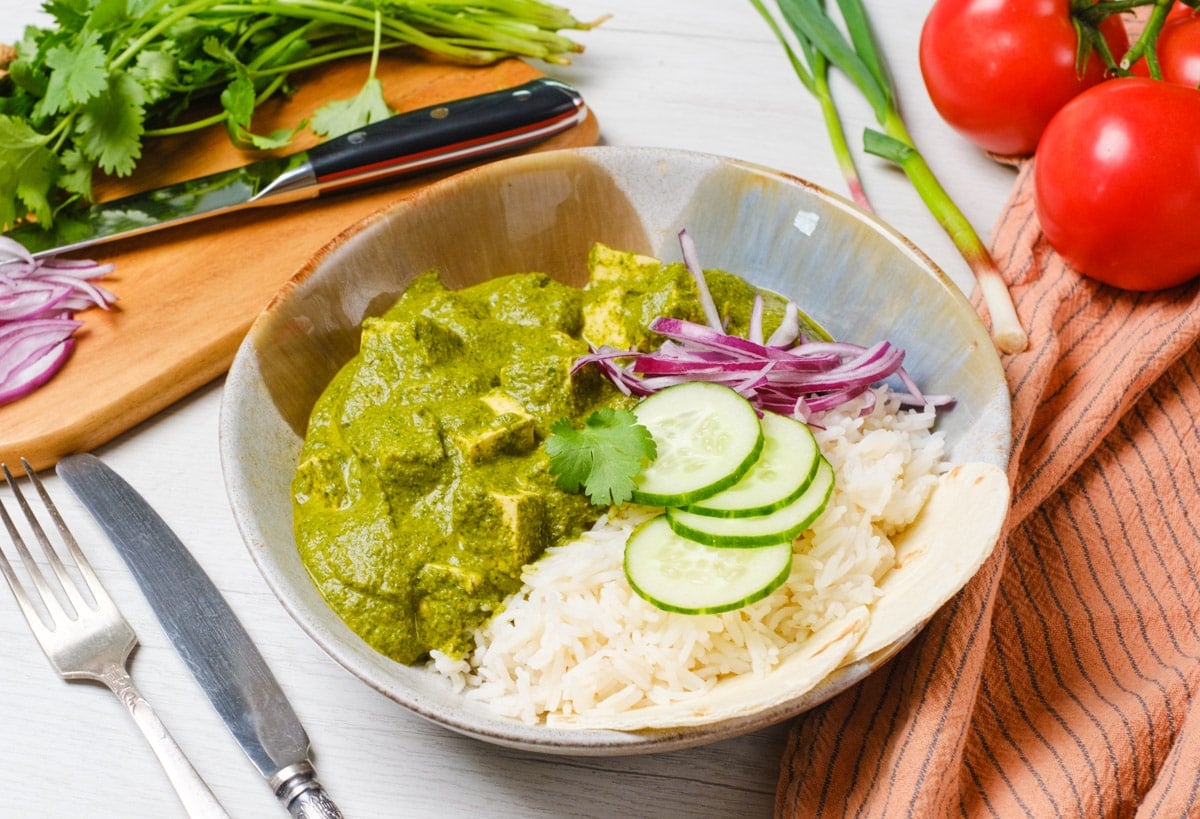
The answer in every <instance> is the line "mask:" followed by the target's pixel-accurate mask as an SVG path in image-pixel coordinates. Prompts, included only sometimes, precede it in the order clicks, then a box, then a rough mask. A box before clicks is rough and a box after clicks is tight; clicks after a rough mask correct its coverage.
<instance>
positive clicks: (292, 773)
mask: <svg viewBox="0 0 1200 819" xmlns="http://www.w3.org/2000/svg"><path fill="white" fill-rule="evenodd" d="M55 471H56V472H57V473H58V475H59V477H61V478H62V479H63V481H64V482H65V483H66V484H67V486H69V487H70V488H71V491H72V492H74V493H75V495H76V496H77V497H78V498H79V500H80V502H82V504H83V505H84V506H85V507H86V508H87V509H88V511H89V512H91V514H92V516H93V517H94V518H95V519H96V521H97V523H99V524H100V528H101V529H103V530H104V532H105V534H107V535H108V538H109V540H111V541H112V543H113V545H114V546H115V547H116V549H117V552H118V553H120V555H121V557H122V558H123V559H124V560H125V563H126V565H128V566H129V569H130V571H131V572H132V573H133V576H134V577H135V578H136V580H137V582H138V586H139V587H141V589H142V593H143V594H145V596H146V599H147V601H149V603H150V607H151V608H152V609H153V610H154V614H155V616H157V617H158V620H159V623H161V624H162V627H163V631H164V632H166V634H167V636H168V637H169V638H170V640H171V642H172V644H174V646H175V649H176V650H177V651H178V652H179V655H180V657H182V658H183V661H184V663H186V664H187V666H188V668H189V669H190V670H191V672H192V675H193V676H194V677H195V678H196V681H197V682H198V683H199V684H200V687H201V688H202V689H203V690H204V693H205V695H207V696H208V699H209V701H210V702H211V703H212V705H213V707H214V708H215V709H216V711H217V713H218V714H220V716H221V719H222V720H224V722H225V725H226V726H227V727H228V728H229V730H230V732H231V733H232V734H233V736H234V738H235V739H236V740H237V742H238V744H239V745H240V746H241V747H242V750H243V751H245V752H246V756H248V757H249V758H250V761H251V762H253V763H254V766H255V767H256V768H258V770H259V772H260V773H261V774H262V775H263V777H264V778H265V779H266V780H267V782H268V784H269V785H270V787H271V790H272V792H273V793H274V794H275V796H276V798H277V799H279V801H280V802H281V803H282V804H283V805H284V806H285V807H286V808H287V809H288V811H289V813H291V815H292V816H293V817H296V819H301V818H303V819H341V816H342V814H341V812H340V811H339V810H338V808H337V806H336V805H335V804H334V802H333V800H332V799H330V798H329V795H328V794H327V793H326V792H325V789H324V788H323V787H322V786H321V783H320V782H318V781H317V777H316V772H315V771H314V770H313V766H312V763H311V762H310V761H309V741H308V735H307V734H306V733H305V731H304V727H303V726H302V725H301V724H300V719H299V717H297V716H296V712H295V711H294V710H292V706H291V704H290V703H289V702H288V701H287V698H286V697H285V696H284V693H283V689H281V688H280V687H279V683H278V681H277V680H276V679H275V676H274V675H273V674H272V673H271V670H270V669H269V668H268V667H267V664H266V662H265V661H264V660H263V657H262V655H261V654H260V653H259V651H258V649H257V648H256V647H255V645H254V643H253V642H251V640H250V635H248V634H247V633H246V630H245V628H244V627H243V626H242V624H241V622H240V621H239V620H238V619H237V616H236V615H235V614H234V613H233V610H232V609H230V607H229V604H228V603H227V602H225V598H224V597H222V596H221V593H220V592H219V591H218V590H217V587H216V586H214V585H213V582H212V580H211V579H210V578H209V576H208V575H207V574H205V572H204V570H203V569H202V568H201V567H200V564H199V563H197V562H196V559H195V558H194V557H192V555H191V553H190V552H189V551H188V550H187V547H186V546H184V544H183V542H182V541H180V539H179V538H178V537H177V536H176V535H175V533H174V532H173V531H172V530H171V528H170V527H169V526H168V525H167V524H166V522H165V521H164V520H163V519H162V518H161V517H159V515H158V513H156V512H155V511H154V510H153V509H152V508H151V507H150V505H149V504H148V503H147V502H146V500H145V499H144V498H143V497H142V496H141V495H140V494H139V493H138V492H137V490H136V489H134V488H133V487H132V486H130V485H129V484H128V483H127V482H126V481H125V480H124V479H123V478H122V477H121V476H120V475H118V474H117V473H115V472H113V471H112V469H110V468H109V467H108V466H107V465H106V464H105V463H104V462H103V461H101V460H100V459H99V458H97V457H95V456H94V455H71V456H68V457H66V458H63V459H62V460H61V461H60V462H59V463H58V466H57V467H56V470H55Z"/></svg>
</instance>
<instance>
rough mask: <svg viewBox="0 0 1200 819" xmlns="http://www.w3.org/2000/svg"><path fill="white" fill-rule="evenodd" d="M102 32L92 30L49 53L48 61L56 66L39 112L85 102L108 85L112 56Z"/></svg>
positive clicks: (54, 112)
mask: <svg viewBox="0 0 1200 819" xmlns="http://www.w3.org/2000/svg"><path fill="white" fill-rule="evenodd" d="M99 36H100V35H99V34H97V33H96V32H90V33H88V34H86V35H84V37H83V38H82V39H81V40H80V41H78V42H76V43H74V44H72V45H71V46H69V47H68V46H56V47H54V48H52V49H50V50H49V51H48V52H47V53H46V65H47V66H49V67H50V68H52V69H54V70H53V71H52V72H51V74H50V80H49V82H48V83H47V84H46V95H45V96H44V97H42V100H41V102H39V103H38V113H39V114H43V115H51V114H57V113H58V112H59V111H66V110H68V109H71V108H74V107H76V106H79V105H83V104H84V103H86V102H88V101H89V100H91V99H94V98H95V97H97V96H98V95H100V94H102V93H103V92H104V90H105V89H106V88H107V87H108V69H107V62H108V58H107V55H106V54H105V53H104V49H103V48H102V47H101V46H100V44H99V42H98V40H99Z"/></svg>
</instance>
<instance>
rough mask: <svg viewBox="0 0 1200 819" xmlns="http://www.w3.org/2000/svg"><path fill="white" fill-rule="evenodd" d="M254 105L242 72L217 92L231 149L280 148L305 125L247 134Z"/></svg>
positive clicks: (250, 84) (251, 90) (254, 96)
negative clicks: (225, 115)
mask: <svg viewBox="0 0 1200 819" xmlns="http://www.w3.org/2000/svg"><path fill="white" fill-rule="evenodd" d="M257 104H258V103H257V94H256V92H255V90H254V83H253V82H251V81H250V77H249V76H248V75H247V74H246V72H245V70H244V69H239V71H238V75H237V77H236V78H235V79H234V80H233V82H231V83H230V84H229V85H228V86H227V87H226V88H225V90H224V91H222V92H221V105H222V106H223V107H224V108H225V113H226V114H227V119H226V120H225V127H226V129H227V130H228V131H229V138H230V139H232V140H233V142H234V144H235V145H239V146H241V147H243V148H255V149H257V150H260V151H270V150H274V149H275V148H283V147H285V146H286V145H287V144H288V143H289V142H291V141H292V137H293V136H295V135H296V132H297V131H299V130H300V129H301V128H303V127H304V126H305V123H303V122H301V123H300V124H299V125H297V126H296V127H295V128H290V129H289V128H280V129H278V130H276V131H272V132H271V133H269V134H256V133H254V132H253V131H251V130H250V120H251V119H253V118H254V110H255V106H256V105H257Z"/></svg>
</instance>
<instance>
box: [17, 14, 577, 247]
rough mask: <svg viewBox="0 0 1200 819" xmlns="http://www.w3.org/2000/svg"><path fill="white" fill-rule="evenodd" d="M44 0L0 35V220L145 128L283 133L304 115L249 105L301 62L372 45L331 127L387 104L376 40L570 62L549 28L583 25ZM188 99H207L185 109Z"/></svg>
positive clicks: (117, 159) (247, 139)
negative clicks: (270, 116) (12, 30)
mask: <svg viewBox="0 0 1200 819" xmlns="http://www.w3.org/2000/svg"><path fill="white" fill-rule="evenodd" d="M44 9H45V11H46V12H47V13H48V14H49V15H51V17H52V18H53V20H54V23H55V24H54V25H53V26H51V27H47V28H41V27H37V26H30V27H29V28H27V29H26V32H25V36H24V37H23V39H22V40H21V41H20V42H19V43H17V44H16V59H15V60H13V59H12V58H11V50H10V49H0V231H7V230H9V229H10V228H12V227H14V226H15V225H17V224H19V223H21V222H23V221H25V220H28V219H30V217H32V219H33V220H35V221H36V222H37V223H38V224H39V225H41V226H43V227H49V226H50V225H51V224H52V223H53V222H54V221H55V219H57V218H59V217H60V216H63V217H65V216H66V215H67V212H66V211H67V210H69V209H71V208H74V207H78V206H79V205H80V203H83V202H87V201H90V200H91V199H92V183H93V177H94V176H96V175H98V174H100V173H104V174H111V175H115V176H126V175H128V174H130V173H131V172H132V171H133V170H134V168H135V166H136V165H137V163H138V161H139V160H140V158H141V156H142V145H143V141H144V140H145V139H147V138H150V137H154V136H159V135H165V134H178V133H185V132H188V131H192V130H196V129H199V128H204V127H207V126H210V125H214V124H218V123H223V124H224V125H225V127H226V128H227V129H228V131H229V133H230V137H231V138H232V139H233V140H234V142H235V143H236V144H238V145H239V146H241V147H244V148H251V149H257V150H270V149H275V148H280V147H283V146H284V145H286V144H287V143H288V142H289V141H290V140H291V138H292V136H293V135H294V134H295V133H296V131H298V130H299V129H301V128H303V127H305V123H299V124H297V125H296V126H295V128H293V129H282V130H280V131H278V132H274V133H270V134H258V133H255V132H254V131H253V130H252V128H251V120H252V118H253V115H254V112H255V111H256V110H257V109H258V108H259V107H260V106H261V105H262V103H263V102H265V101H266V100H267V99H269V98H271V97H274V96H277V95H281V94H285V95H286V94H289V93H291V92H292V91H294V90H295V89H294V85H293V84H292V83H293V81H294V78H295V77H296V76H298V75H297V72H300V71H302V70H310V69H313V68H314V67H317V66H320V65H322V64H325V63H328V62H330V61H333V60H337V59H341V58H345V57H352V56H357V55H366V54H370V55H372V63H371V68H370V71H369V75H368V76H367V77H366V78H365V82H364V86H363V88H362V91H361V92H360V93H358V94H357V95H356V96H354V97H352V98H351V99H350V100H335V101H332V102H330V103H329V104H328V105H326V106H325V107H323V108H321V109H320V110H318V111H317V112H316V113H315V114H314V116H313V118H312V122H311V127H312V128H313V130H314V131H316V132H317V133H318V134H321V135H323V136H333V135H336V134H339V133H344V132H346V131H351V130H353V129H355V128H358V127H361V126H363V125H366V124H368V123H369V122H370V121H372V120H373V119H378V118H380V117H381V116H386V114H387V113H388V112H387V110H386V105H385V104H384V103H383V98H382V93H381V89H380V87H379V84H378V79H377V78H376V77H375V65H376V61H377V59H378V57H379V55H380V53H382V52H384V51H388V50H392V49H395V48H399V47H406V46H407V47H415V48H419V49H420V50H421V51H423V52H429V53H433V54H437V55H439V56H440V57H442V58H444V59H449V60H452V61H457V62H461V63H467V64H475V65H479V64H487V63H492V62H495V61H497V60H499V59H501V58H503V57H508V56H521V57H530V58H535V59H541V60H544V61H546V62H551V63H567V62H569V61H570V59H569V55H570V54H571V53H572V52H578V51H582V47H581V46H580V45H578V44H577V43H575V42H573V41H572V40H570V39H568V38H567V37H565V36H563V35H561V34H559V33H558V32H559V31H561V30H566V29H587V28H589V27H591V25H592V24H590V23H583V22H580V21H579V20H576V19H575V18H574V17H573V16H572V15H571V14H570V13H569V12H568V11H567V10H566V9H563V8H560V7H558V6H555V5H551V4H549V3H544V2H541V0H489V2H487V3H471V2H465V1H464V0H416V1H414V0H403V2H401V0H343V1H342V2H338V3H331V2H328V0H253V1H252V0H190V2H179V1H178V0H156V1H154V2H151V1H150V0H53V1H52V2H47V3H45V5H44ZM5 74H7V77H6V76H5ZM196 103H209V104H211V105H212V106H214V107H215V110H216V111H217V113H215V114H213V115H211V116H207V117H198V116H197V115H195V114H190V112H192V111H193V110H194V105H195V104H196ZM216 106H219V107H216ZM209 110H213V109H209ZM189 114H190V116H189Z"/></svg>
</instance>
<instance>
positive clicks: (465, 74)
mask: <svg viewBox="0 0 1200 819" xmlns="http://www.w3.org/2000/svg"><path fill="white" fill-rule="evenodd" d="M378 74H379V76H380V79H381V80H382V82H383V86H384V93H385V97H386V99H387V101H388V103H389V104H390V105H391V106H392V108H393V109H395V110H396V111H398V112H402V111H410V110H414V109H417V108H422V107H425V106H428V105H434V104H437V103H440V102H447V101H450V100H453V99H457V98H460V97H466V96H471V95H473V94H481V93H486V92H489V91H496V90H499V89H502V88H508V87H512V86H515V85H519V84H521V83H523V82H525V81H527V80H529V79H532V78H534V77H537V76H540V74H541V72H539V71H538V70H536V69H535V68H534V67H533V66H531V65H529V64H528V63H525V62H523V61H521V60H506V61H503V62H501V63H498V64H496V65H492V66H486V67H465V66H458V65H451V64H448V63H444V62H436V61H430V60H422V59H418V58H410V57H387V58H385V59H384V60H383V61H382V62H381V64H380V67H379V71H378ZM365 78H366V63H365V61H359V60H353V61H347V62H343V63H339V64H336V65H334V66H332V67H329V68H326V69H324V70H322V71H321V73H320V74H319V75H313V76H309V77H306V78H304V79H303V82H301V83H300V88H299V91H298V92H297V93H296V94H295V95H294V96H293V97H292V98H291V99H289V100H286V101H279V102H272V103H269V104H268V105H267V106H266V107H265V108H263V109H262V110H261V111H260V115H259V116H258V117H256V119H255V123H254V127H255V130H256V131H258V132H260V133H266V132H268V131H270V130H272V129H274V128H280V127H290V126H293V125H295V124H296V123H297V122H299V121H300V120H302V119H303V118H304V117H306V116H308V115H309V114H310V113H311V112H312V111H313V110H315V109H316V108H318V107H320V105H321V104H323V103H324V102H325V101H326V100H329V99H342V98H346V97H350V96H352V95H353V94H354V93H356V92H357V90H358V89H359V88H360V87H361V85H362V83H363V81H364V79H365ZM598 130H599V129H598V125H597V123H596V119H595V117H594V116H593V115H591V114H589V116H588V119H587V120H586V121H585V122H584V123H582V124H580V125H578V126H576V127H575V128H573V129H571V130H570V131H568V132H567V133H564V134H560V135H558V136H556V137H554V138H553V139H551V140H549V141H547V142H545V143H543V144H542V145H539V146H536V147H535V148H533V149H531V150H548V149H553V148H567V147H578V146H584V145H592V144H595V142H596V140H597V138H598ZM316 142H317V138H316V137H315V136H314V135H313V134H312V133H311V132H308V131H305V132H304V133H303V134H301V135H300V136H298V137H297V139H296V141H295V143H294V144H293V145H292V146H289V148H288V151H289V152H290V151H295V150H303V149H305V148H308V147H311V145H313V144H315V143H316ZM256 158H258V157H257V156H255V155H250V154H247V153H245V152H242V151H239V150H238V149H237V148H235V147H234V146H233V145H232V144H231V143H230V142H229V140H228V138H227V136H226V134H225V131H224V128H222V127H218V128H211V129H208V130H206V131H203V132H198V133H196V134H190V135H186V136H179V137H171V138H167V139H161V140H157V141H154V142H153V143H151V144H148V145H147V147H146V151H145V153H144V155H143V158H142V160H141V161H140V162H139V165H138V169H137V172H136V173H135V174H134V175H133V176H132V177H129V178H127V179H123V180H119V181H113V180H110V181H108V182H107V184H105V185H104V186H98V187H97V198H98V199H100V200H105V199H112V198H116V197H118V196H123V195H126V194H129V193H134V192H136V191H139V190H144V189H148V188H154V187H158V186H160V185H165V184H170V183H172V182H178V181H182V180H185V179H189V178H192V177H195V176H200V175H203V174H207V173H212V172H215V171H220V170H225V169H228V168H233V167H237V166H239V165H244V164H246V163H247V162H249V161H253V160H254V159H256ZM449 173H452V171H443V172H439V173H435V174H430V175H424V176H421V177H417V178H413V179H410V180H403V181H400V182H394V183H390V184H387V185H383V186H379V187H375V188H370V189H365V190H361V191H355V192H352V193H348V194H342V195H338V196H334V197H330V198H327V199H320V200H313V201H310V202H303V203H299V204H295V205H285V206H279V207H274V208H262V209H257V210H250V211H243V212H240V213H233V214H229V215H227V216H223V217H214V218H212V219H207V220H203V221H200V222H195V223H192V224H187V225H182V226H180V227H177V228H171V229H168V230H164V231H159V232H156V233H152V234H149V235H145V236H142V237H137V238H132V239H128V240H124V241H118V242H114V243H112V244H109V245H100V246H97V247H96V248H94V249H93V250H92V251H89V252H84V253H82V254H73V255H77V256H81V257H87V258H93V259H96V260H98V261H104V262H113V263H114V264H115V265H116V269H115V270H114V272H113V273H112V274H111V275H110V276H109V277H108V278H106V279H104V280H102V281H101V282H100V283H101V284H103V285H104V286H105V287H107V288H108V289H109V290H111V291H113V292H114V293H115V294H116V295H117V297H118V299H119V301H118V302H117V304H116V305H115V306H114V308H113V309H111V310H109V311H100V310H96V309H92V310H87V311H84V312H82V313H80V314H78V316H77V318H79V319H81V320H82V321H83V322H84V326H83V327H81V328H80V330H79V331H78V334H77V339H78V343H77V345H76V347H75V351H74V353H73V354H72V356H71V358H70V359H69V360H68V362H67V363H66V365H65V366H64V367H63V369H62V370H60V371H59V373H58V374H57V375H56V376H55V377H54V378H53V379H52V380H51V381H50V382H49V383H48V384H46V385H45V386H43V387H42V388H40V389H39V390H37V391H36V392H34V393H33V394H31V395H29V396H26V397H24V398H21V399H19V400H17V401H15V402H13V403H11V404H6V405H3V406H0V462H5V461H7V462H14V461H16V460H17V458H18V457H22V456H23V457H25V458H28V459H29V460H30V462H31V463H32V464H33V465H34V466H35V468H42V467H46V466H50V465H52V464H54V463H55V462H56V461H57V460H58V458H60V457H61V456H63V455H66V454H68V453H71V452H79V451H85V450H89V449H93V448H95V447H97V446H99V445H101V444H103V443H106V442H108V441H109V440H111V439H112V438H114V437H116V436H117V435H119V434H121V433H122V432H125V431H126V430H128V429H130V428H131V427H133V426H135V425H137V424H138V423H140V422H141V421H144V420H145V419H147V418H149V417H150V416H151V415H153V414H155V413H156V412H159V411H160V410H162V409H164V408H166V407H168V406H170V405H171V404H172V403H174V402H175V401H177V400H179V399H180V398H182V397H184V396H186V395H188V394H189V393H191V392H192V391H194V390H196V389H197V388H199V387H201V386H202V385H204V384H207V383H208V382H210V381H212V380H213V379H214V378H217V377H219V376H221V375H222V374H224V372H225V371H226V369H227V368H228V366H229V364H230V362H231V361H232V359H233V356H234V354H235V353H236V351H237V347H238V345H239V344H240V343H241V340H242V337H243V336H244V335H245V334H246V331H247V330H248V329H249V326H250V324H251V322H252V321H253V320H254V318H255V317H256V316H257V315H258V313H259V311H260V310H261V309H262V308H263V307H265V306H266V304H267V302H268V301H269V300H270V298H271V297H272V296H273V295H274V294H275V292H276V291H277V290H278V289H279V288H280V287H281V286H282V285H283V284H284V283H285V282H286V281H287V280H288V279H289V278H290V277H291V276H292V274H293V273H295V272H296V271H297V270H298V269H299V268H300V267H301V266H302V265H303V263H304V262H305V261H306V260H307V259H309V258H310V257H311V256H312V255H313V254H314V253H315V252H316V251H317V250H319V249H320V248H321V247H322V246H324V245H325V244H326V243H327V242H328V241H330V240H331V239H333V238H334V237H335V236H337V235H338V234H339V233H341V232H342V231H343V230H345V229H346V228H347V227H349V226H351V225H353V224H354V223H355V222H357V221H358V220H360V219H362V218H364V217H365V216H367V215H369V214H371V213H373V212H374V211H376V210H378V209H380V208H382V207H385V206H387V205H388V204H389V203H390V202H392V201H394V200H395V199H396V198H398V197H400V196H402V195H404V194H405V193H406V192H408V191H411V190H413V189H415V188H417V187H419V186H422V185H427V184H429V183H431V182H433V181H436V180H437V179H440V178H443V177H445V176H447V175H448V174H449Z"/></svg>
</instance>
